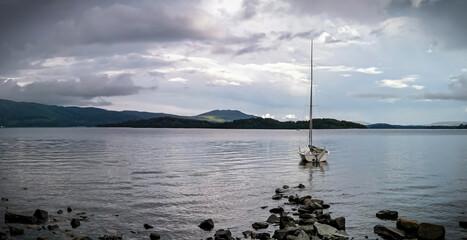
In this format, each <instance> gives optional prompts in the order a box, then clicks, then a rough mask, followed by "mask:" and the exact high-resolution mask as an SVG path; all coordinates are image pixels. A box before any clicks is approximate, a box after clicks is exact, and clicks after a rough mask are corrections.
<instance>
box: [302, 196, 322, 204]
mask: <svg viewBox="0 0 467 240" xmlns="http://www.w3.org/2000/svg"><path fill="white" fill-rule="evenodd" d="M312 203H317V204H319V205H321V206H322V205H323V204H324V201H323V200H321V199H316V198H311V196H310V198H309V199H308V200H306V201H303V204H304V205H309V204H312Z"/></svg>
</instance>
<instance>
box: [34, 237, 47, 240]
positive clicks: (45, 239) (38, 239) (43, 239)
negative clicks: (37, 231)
mask: <svg viewBox="0 0 467 240" xmlns="http://www.w3.org/2000/svg"><path fill="white" fill-rule="evenodd" d="M36 240H49V239H48V238H42V237H37V238H36Z"/></svg>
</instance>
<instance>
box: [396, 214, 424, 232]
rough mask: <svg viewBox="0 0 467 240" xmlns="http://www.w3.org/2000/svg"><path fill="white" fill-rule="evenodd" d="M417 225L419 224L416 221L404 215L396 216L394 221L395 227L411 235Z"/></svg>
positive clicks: (415, 230)
mask: <svg viewBox="0 0 467 240" xmlns="http://www.w3.org/2000/svg"><path fill="white" fill-rule="evenodd" d="M419 225H420V224H419V223H418V222H417V221H415V220H411V219H408V218H404V217H400V218H398V219H397V222H396V226H397V228H399V229H401V230H404V231H405V232H406V233H408V234H412V235H413V234H417V232H418V226H419Z"/></svg>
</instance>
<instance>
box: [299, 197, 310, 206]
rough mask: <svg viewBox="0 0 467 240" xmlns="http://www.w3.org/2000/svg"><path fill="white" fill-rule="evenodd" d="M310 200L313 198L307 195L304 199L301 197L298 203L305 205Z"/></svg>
mask: <svg viewBox="0 0 467 240" xmlns="http://www.w3.org/2000/svg"><path fill="white" fill-rule="evenodd" d="M309 199H311V196H310V195H306V196H304V197H299V198H298V203H300V204H305V202H306V201H308V200H309Z"/></svg>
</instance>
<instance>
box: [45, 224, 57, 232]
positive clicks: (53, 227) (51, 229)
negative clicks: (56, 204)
mask: <svg viewBox="0 0 467 240" xmlns="http://www.w3.org/2000/svg"><path fill="white" fill-rule="evenodd" d="M47 229H49V231H53V230H56V229H59V227H58V225H57V224H55V225H49V226H47Z"/></svg>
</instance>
